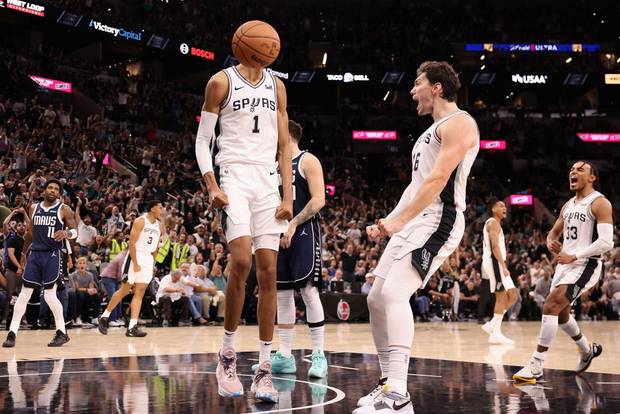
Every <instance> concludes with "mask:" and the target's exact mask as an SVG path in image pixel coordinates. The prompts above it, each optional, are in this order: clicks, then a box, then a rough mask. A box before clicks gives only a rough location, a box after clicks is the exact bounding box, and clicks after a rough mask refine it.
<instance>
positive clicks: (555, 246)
mask: <svg viewBox="0 0 620 414" xmlns="http://www.w3.org/2000/svg"><path fill="white" fill-rule="evenodd" d="M547 249H549V251H550V252H552V253H555V254H558V253H560V251H561V250H562V243H560V241H559V240H547Z"/></svg>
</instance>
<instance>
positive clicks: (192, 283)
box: [181, 263, 207, 325]
mask: <svg viewBox="0 0 620 414" xmlns="http://www.w3.org/2000/svg"><path fill="white" fill-rule="evenodd" d="M181 272H182V276H181V283H183V286H184V289H185V292H184V295H185V296H186V297H187V298H188V299H189V300H188V303H187V304H188V307H189V314H190V315H191V317H192V318H193V319H194V322H197V323H198V324H199V325H206V324H207V320H206V319H204V318H203V317H202V298H201V297H200V295H198V294H195V293H198V292H200V291H202V285H200V284H199V283H197V281H196V280H195V277H194V276H192V275H191V273H190V265H189V263H183V264H181Z"/></svg>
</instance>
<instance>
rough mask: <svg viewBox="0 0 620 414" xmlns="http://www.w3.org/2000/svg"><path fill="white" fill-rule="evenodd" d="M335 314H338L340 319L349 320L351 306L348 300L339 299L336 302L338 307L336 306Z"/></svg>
mask: <svg viewBox="0 0 620 414" xmlns="http://www.w3.org/2000/svg"><path fill="white" fill-rule="evenodd" d="M336 314H337V315H338V319H340V320H341V321H346V320H349V316H351V306H350V305H349V302H345V301H344V300H342V299H340V301H339V302H338V308H336Z"/></svg>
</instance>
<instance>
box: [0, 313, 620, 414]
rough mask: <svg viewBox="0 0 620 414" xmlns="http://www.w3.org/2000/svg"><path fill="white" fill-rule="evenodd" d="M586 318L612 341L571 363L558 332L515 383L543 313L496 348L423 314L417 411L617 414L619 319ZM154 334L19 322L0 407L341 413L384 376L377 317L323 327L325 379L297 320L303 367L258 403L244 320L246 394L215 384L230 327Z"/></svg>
mask: <svg viewBox="0 0 620 414" xmlns="http://www.w3.org/2000/svg"><path fill="white" fill-rule="evenodd" d="M580 325H581V327H582V330H583V332H584V334H586V335H587V336H588V338H589V339H590V340H594V341H596V342H598V343H601V344H602V345H603V348H604V351H603V354H602V355H601V356H600V357H599V358H597V359H595V360H594V362H593V363H592V366H591V367H590V369H589V370H588V372H586V373H585V374H584V375H582V376H575V375H574V373H573V372H571V370H574V368H575V366H576V360H577V358H578V352H577V348H576V346H575V345H574V344H573V343H572V341H571V340H570V339H569V338H567V337H566V335H564V334H563V332H559V333H558V336H557V338H556V339H555V341H554V343H553V345H552V349H551V352H550V354H551V355H550V358H549V360H548V361H547V363H546V366H545V373H544V382H542V383H539V384H538V385H535V386H531V385H530V386H517V385H515V384H514V383H513V382H512V380H511V376H512V373H514V372H515V371H516V370H518V369H519V368H520V366H522V365H523V364H525V363H526V362H527V360H528V358H529V357H530V355H531V353H532V351H533V349H534V347H535V345H536V338H537V335H538V330H539V323H538V322H505V323H504V324H503V325H502V327H503V330H504V333H505V334H506V335H507V336H508V337H510V338H513V339H515V340H516V344H515V345H514V346H490V345H489V344H488V343H487V336H486V334H485V333H484V332H483V331H482V330H481V329H480V326H479V325H477V324H475V323H443V322H438V323H426V324H421V323H417V324H416V334H415V340H414V347H413V351H412V359H411V363H410V368H409V392H410V393H411V396H412V400H413V403H414V408H415V410H416V413H463V412H469V413H536V412H550V413H618V412H620V357H619V356H618V355H619V354H618V351H619V349H620V329H619V328H620V324H619V323H618V322H611V321H609V322H589V323H581V324H580ZM146 331H147V332H148V334H149V335H148V336H147V337H146V338H127V337H125V335H124V328H111V329H110V333H109V334H108V335H107V336H102V335H100V334H99V333H98V331H97V330H96V329H74V330H71V331H69V335H70V336H71V342H69V343H68V344H66V345H65V346H63V347H62V348H48V347H47V346H46V344H47V342H48V341H49V340H50V339H51V337H52V335H53V332H52V331H20V333H19V335H18V338H17V346H16V347H15V348H13V349H4V348H0V412H2V413H11V412H19V413H22V412H60V413H65V412H77V411H79V412H102V413H147V412H152V413H231V414H237V413H250V412H263V413H267V412H270V413H313V414H318V413H338V414H341V413H349V412H351V411H352V410H353V409H354V408H355V406H356V402H357V399H358V398H359V397H360V396H361V395H362V394H363V393H365V392H367V391H368V390H370V388H371V387H372V386H373V384H374V383H375V382H376V381H377V379H378V377H379V366H378V361H377V358H376V355H374V349H373V345H372V339H371V335H370V327H369V325H368V324H330V325H327V326H326V332H325V340H326V350H327V351H326V355H327V358H328V362H329V364H330V368H329V370H330V371H329V376H328V378H327V380H309V379H308V378H307V370H308V368H309V367H310V360H309V356H310V353H311V351H310V336H309V333H308V329H307V328H306V327H305V326H302V325H299V326H298V327H297V335H296V338H295V346H294V347H295V349H296V351H295V352H294V354H295V357H296V359H297V367H298V372H297V375H296V376H295V375H275V376H274V384H275V386H276V388H277V389H278V391H279V403H278V404H275V405H266V404H262V403H256V402H255V401H254V400H253V398H252V396H251V394H250V393H249V389H250V382H251V378H252V376H251V374H252V373H251V371H250V367H251V365H252V364H254V363H255V362H256V361H257V358H258V353H257V352H255V351H254V350H255V348H256V341H257V340H256V338H257V335H258V329H257V327H255V326H251V327H249V326H242V327H240V332H239V334H238V335H237V349H238V351H239V363H238V366H237V369H238V372H239V374H240V378H241V380H242V381H243V382H244V386H245V390H246V395H244V396H243V397H241V398H234V399H231V398H228V399H224V398H220V397H219V396H218V394H217V384H216V381H215V367H216V364H217V360H216V352H217V350H218V348H219V346H220V343H221V337H222V334H223V328H220V327H201V328H199V327H190V328H152V329H148V328H147V329H146ZM275 345H276V347H277V340H276V343H275Z"/></svg>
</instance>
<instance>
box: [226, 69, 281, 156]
mask: <svg viewBox="0 0 620 414" xmlns="http://www.w3.org/2000/svg"><path fill="white" fill-rule="evenodd" d="M224 73H225V74H226V76H227V77H228V96H227V97H226V99H225V100H224V102H223V103H222V105H221V108H220V116H219V123H220V135H219V136H218V137H217V140H216V142H217V147H218V150H219V152H218V153H217V155H216V156H215V165H218V166H221V165H226V164H253V165H266V166H269V167H272V166H275V163H276V152H277V149H278V99H277V84H276V80H275V78H274V76H273V75H272V74H270V73H269V72H267V71H266V70H265V69H263V70H262V76H263V77H262V78H261V80H260V81H259V82H258V83H257V84H256V85H252V84H251V83H249V82H248V81H247V80H246V79H244V78H243V76H241V74H240V73H239V71H238V70H237V68H236V67H234V66H231V67H229V68H227V69H225V70H224Z"/></svg>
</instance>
